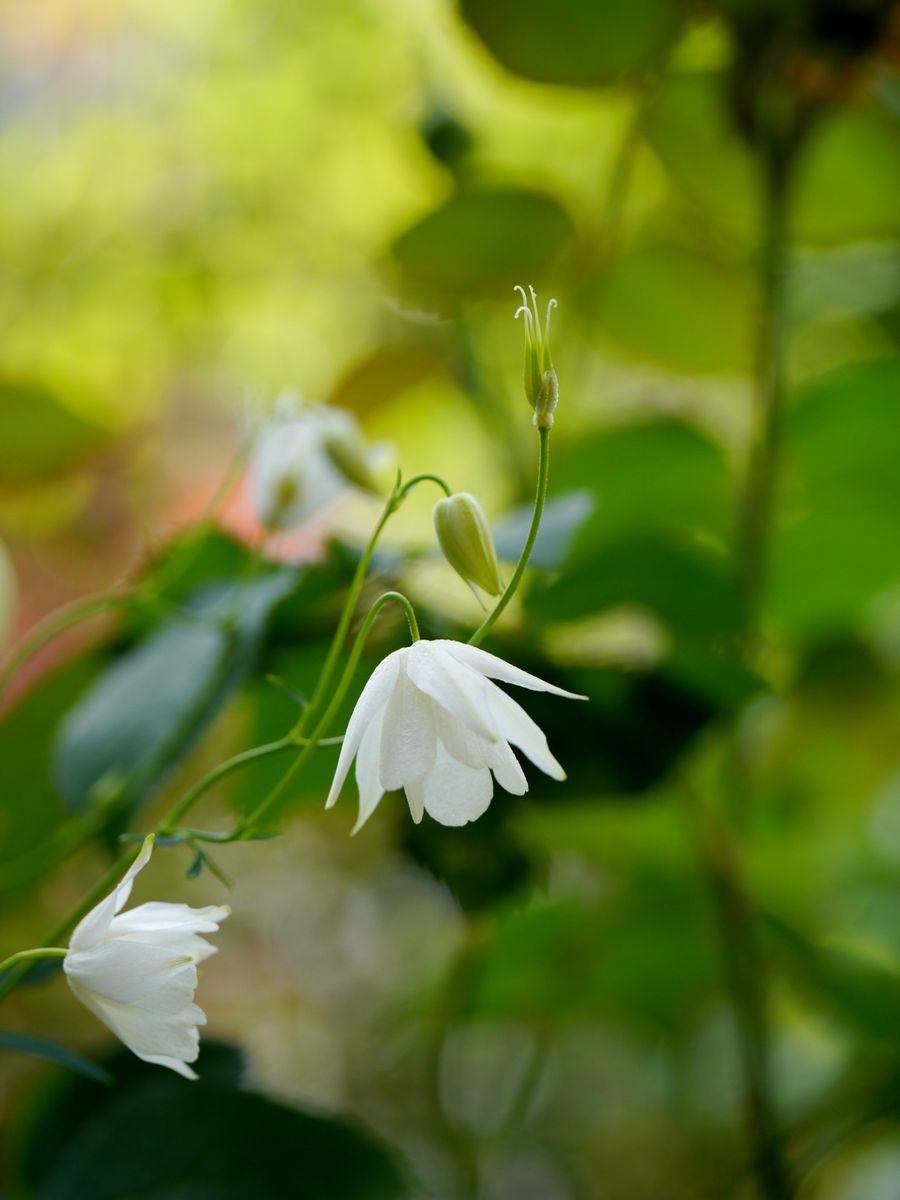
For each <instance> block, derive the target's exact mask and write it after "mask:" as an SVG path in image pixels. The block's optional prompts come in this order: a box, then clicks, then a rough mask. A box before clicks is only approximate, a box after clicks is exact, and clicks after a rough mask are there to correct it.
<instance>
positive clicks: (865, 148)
mask: <svg viewBox="0 0 900 1200" xmlns="http://www.w3.org/2000/svg"><path fill="white" fill-rule="evenodd" d="M795 188H796V201H795V206H794V218H793V221H792V228H793V233H794V236H795V237H797V238H799V239H800V240H802V241H810V242H847V241H854V240H855V241H861V240H864V239H866V238H876V237H891V236H893V237H897V236H898V234H900V122H898V121H897V120H896V119H895V118H894V117H893V116H891V115H889V114H888V113H886V112H884V111H883V110H879V109H878V108H877V107H875V106H872V107H869V108H863V107H857V108H850V107H844V108H835V109H833V110H832V111H831V112H830V113H828V114H827V115H826V116H825V117H824V118H823V121H822V124H821V126H820V128H819V129H818V130H816V131H815V132H814V134H813V138H812V142H811V144H810V146H809V148H808V150H807V152H806V154H805V155H804V156H803V157H801V159H800V164H799V169H798V173H797V180H796V184H795Z"/></svg>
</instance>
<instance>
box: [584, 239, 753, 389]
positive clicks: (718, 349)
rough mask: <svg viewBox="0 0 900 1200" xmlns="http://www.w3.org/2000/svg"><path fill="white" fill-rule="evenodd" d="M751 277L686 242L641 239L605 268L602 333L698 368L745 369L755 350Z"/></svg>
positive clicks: (647, 355)
mask: <svg viewBox="0 0 900 1200" xmlns="http://www.w3.org/2000/svg"><path fill="white" fill-rule="evenodd" d="M754 299H755V297H754V288H753V281H752V277H751V276H750V275H749V274H748V273H747V272H746V271H741V270H738V269H737V268H736V267H734V266H726V265H725V264H724V263H721V262H716V261H714V260H713V259H711V258H709V257H707V256H703V255H700V254H698V253H696V252H695V251H692V250H689V249H686V248H685V247H682V246H672V245H670V246H643V247H638V248H637V249H635V250H632V251H630V252H629V253H627V254H625V255H623V256H622V257H621V258H619V259H617V260H616V261H615V262H614V263H613V264H612V265H611V266H610V267H609V269H608V270H607V271H606V272H605V274H604V277H603V281H602V283H601V285H600V289H599V294H598V298H597V315H596V326H595V328H596V331H597V333H596V336H597V337H598V338H600V339H601V340H602V342H603V343H604V345H612V346H613V347H614V348H617V349H621V350H624V351H626V352H627V353H628V354H630V355H632V356H634V357H636V358H638V359H640V360H642V361H650V362H655V363H660V364H662V365H663V366H667V367H673V368H675V369H677V370H679V371H685V372H691V373H694V374H715V373H720V374H739V373H745V372H747V371H748V370H749V368H750V365H751V361H752V354H753V315H754V311H755V309H754Z"/></svg>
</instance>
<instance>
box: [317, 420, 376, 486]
mask: <svg viewBox="0 0 900 1200" xmlns="http://www.w3.org/2000/svg"><path fill="white" fill-rule="evenodd" d="M323 445H324V449H325V453H326V454H327V455H328V457H329V458H330V459H331V463H332V466H334V467H336V468H337V470H338V471H340V473H341V474H342V475H343V476H344V478H345V479H346V480H347V481H348V482H350V483H355V484H356V486H357V487H359V488H362V489H363V491H365V492H374V493H375V494H376V495H379V494H380V493H381V490H382V489H381V487H380V486H379V484H378V481H377V480H376V478H375V475H374V473H373V472H372V468H371V466H370V465H369V461H368V458H367V456H366V446H365V443H364V442H363V440H362V438H361V437H358V436H355V434H354V433H351V432H350V431H344V430H342V431H341V432H339V433H331V434H329V435H328V436H327V437H326V438H325V441H324V443H323Z"/></svg>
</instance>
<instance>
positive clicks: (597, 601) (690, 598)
mask: <svg viewBox="0 0 900 1200" xmlns="http://www.w3.org/2000/svg"><path fill="white" fill-rule="evenodd" d="M617 605H635V606H637V607H640V608H646V609H649V610H650V611H651V612H652V613H654V614H655V615H656V616H658V617H659V618H660V619H661V620H662V621H663V622H664V623H665V624H667V625H668V626H670V627H671V628H672V629H673V630H675V631H676V632H678V633H682V634H686V635H688V636H699V635H712V636H721V635H728V634H737V633H739V632H740V630H741V628H742V626H743V621H744V610H743V605H742V604H741V601H740V598H739V596H738V593H737V590H736V588H735V586H734V583H733V580H732V578H731V575H730V573H729V571H728V569H727V564H726V563H725V562H724V561H723V559H722V557H721V556H720V555H719V554H716V553H713V552H711V551H710V550H709V549H707V548H706V547H704V546H702V545H692V544H690V543H688V542H679V541H676V540H674V539H667V538H663V537H654V536H651V535H649V534H648V535H644V536H635V537H631V538H623V539H621V540H620V541H617V542H612V543H609V544H607V545H605V546H602V547H601V548H599V549H598V550H597V551H596V552H595V553H594V554H593V555H592V556H591V557H590V558H585V559H584V560H583V561H581V562H579V563H578V565H577V566H575V567H573V568H571V569H570V570H568V571H566V572H565V573H564V574H563V575H562V576H561V577H560V578H559V579H557V580H554V581H553V582H552V583H550V584H548V585H547V586H545V587H535V588H533V589H532V591H531V592H529V594H528V596H527V598H526V601H525V607H526V610H527V611H528V613H529V615H530V616H531V617H532V618H534V619H535V620H538V621H541V620H554V621H572V620H577V619H579V618H581V617H586V616H590V615H591V614H593V613H597V612H602V611H603V609H605V608H611V607H613V606H617Z"/></svg>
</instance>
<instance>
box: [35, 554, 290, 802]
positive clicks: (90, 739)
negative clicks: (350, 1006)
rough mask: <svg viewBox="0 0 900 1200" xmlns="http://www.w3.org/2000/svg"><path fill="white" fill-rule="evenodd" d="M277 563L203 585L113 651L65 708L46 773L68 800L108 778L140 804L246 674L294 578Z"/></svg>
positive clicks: (86, 794)
mask: <svg viewBox="0 0 900 1200" xmlns="http://www.w3.org/2000/svg"><path fill="white" fill-rule="evenodd" d="M297 583H298V573H297V572H296V571H293V570H289V569H283V570H278V571H274V572H271V573H269V574H267V575H264V576H263V577H262V578H260V579H257V580H255V581H253V582H247V583H234V584H222V585H219V586H214V587H211V588H208V589H205V590H204V591H203V593H202V594H201V595H200V596H199V597H197V598H196V600H195V601H194V602H193V603H192V605H191V607H190V610H189V611H188V612H186V613H185V615H184V616H175V617H172V618H171V619H170V620H167V621H165V622H164V623H163V624H162V625H161V626H159V627H158V628H157V629H156V630H155V632H153V633H151V634H150V635H149V636H148V637H147V638H145V639H144V640H143V641H142V642H139V643H138V645H137V646H135V647H134V648H133V649H132V650H129V651H128V652H127V653H126V654H124V655H123V656H122V657H120V658H119V659H117V660H116V661H115V662H114V663H113V664H112V666H110V667H109V668H108V669H107V670H106V671H104V672H103V674H102V675H101V676H100V678H99V679H98V680H97V681H96V683H94V684H93V686H92V687H91V688H90V689H89V690H88V692H87V694H86V695H85V696H83V697H82V699H81V700H80V701H79V703H78V704H77V705H76V706H75V707H74V708H73V709H72V710H71V711H70V712H69V713H68V715H67V716H66V719H65V720H64V722H63V724H62V726H61V728H60V731H59V735H58V738H57V741H56V746H55V751H54V760H53V772H54V777H55V779H56V780H57V784H58V787H59V789H60V792H61V794H62V795H63V797H64V798H65V800H66V802H67V803H68V804H69V805H70V806H71V807H72V808H76V809H78V808H83V807H84V806H85V805H87V804H88V803H89V802H90V799H91V797H92V796H94V795H96V794H97V793H98V792H99V791H102V790H103V789H105V788H107V787H112V788H114V789H116V790H117V791H118V793H119V798H120V802H121V804H122V807H123V809H124V810H128V809H130V808H131V807H132V806H133V805H134V804H137V803H139V802H140V801H141V800H142V799H143V798H144V797H145V796H146V795H147V794H148V792H149V791H150V790H151V789H152V788H153V787H154V785H155V784H156V783H157V782H158V781H159V780H160V779H161V778H162V777H163V775H164V774H165V773H166V771H167V770H168V769H169V768H170V767H171V766H172V765H173V764H174V763H175V762H176V761H177V760H178V759H179V758H180V757H181V756H182V755H183V754H184V753H185V752H186V751H187V749H188V748H189V747H190V746H191V745H192V744H193V742H194V741H195V739H196V738H197V737H198V736H199V735H200V733H201V732H202V731H203V729H204V728H206V726H207V725H208V724H209V722H210V721H211V720H212V718H213V717H214V716H215V714H216V713H217V712H218V710H219V709H220V707H221V705H222V704H223V703H224V701H225V700H226V699H227V697H228V696H229V695H230V694H231V693H232V692H233V691H234V690H235V688H237V687H238V685H239V684H240V683H241V682H242V681H243V680H244V679H245V678H246V676H247V674H248V672H249V671H250V669H251V667H252V666H253V663H254V659H255V656H256V653H257V651H258V647H259V642H260V638H261V636H262V633H263V630H264V628H265V625H266V622H267V620H268V617H269V614H270V613H271V611H272V609H273V608H274V606H275V605H276V604H277V603H278V602H279V601H280V600H282V599H283V598H284V597H285V596H286V595H287V594H288V593H289V592H290V591H291V590H292V589H293V588H295V587H296V586H297Z"/></svg>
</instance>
